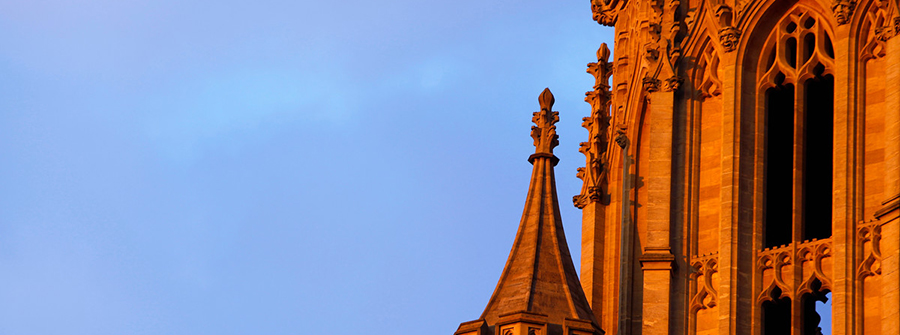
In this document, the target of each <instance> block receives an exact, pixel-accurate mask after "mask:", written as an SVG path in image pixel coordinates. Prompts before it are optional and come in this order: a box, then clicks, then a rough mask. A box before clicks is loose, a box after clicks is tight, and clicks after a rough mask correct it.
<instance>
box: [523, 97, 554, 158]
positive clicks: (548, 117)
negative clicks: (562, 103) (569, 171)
mask: <svg viewBox="0 0 900 335" xmlns="http://www.w3.org/2000/svg"><path fill="white" fill-rule="evenodd" d="M555 101H556V100H555V99H554V98H553V93H551V92H550V89H549V88H545V89H544V91H543V92H541V95H540V96H539V97H538V102H539V103H540V104H541V111H540V112H534V114H533V115H534V116H533V117H532V118H531V122H534V124H535V125H534V126H531V138H533V139H534V146H535V150H534V155H531V157H530V158H529V159H528V161H529V162H532V163H534V159H535V158H536V157H548V158H555V157H554V156H553V148H555V147H556V146H557V145H559V136H558V135H556V126H555V124H556V122H559V112H554V111H553V110H552V109H553V103H554V102H555Z"/></svg>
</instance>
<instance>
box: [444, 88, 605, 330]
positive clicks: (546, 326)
mask: <svg viewBox="0 0 900 335" xmlns="http://www.w3.org/2000/svg"><path fill="white" fill-rule="evenodd" d="M538 100H539V101H540V104H541V110H540V111H539V112H535V113H534V117H533V118H532V121H533V122H534V123H535V125H534V126H533V127H532V128H531V136H532V138H534V146H535V153H534V154H533V155H531V157H529V158H528V161H529V162H531V163H532V165H534V168H533V170H532V174H531V185H530V186H529V188H528V196H527V198H526V200H525V210H524V212H523V213H522V220H521V222H519V230H518V232H517V233H516V239H515V241H514V242H513V246H512V251H510V254H509V258H508V259H507V260H506V266H505V267H504V269H503V273H502V274H501V276H500V281H499V282H498V283H497V287H496V288H495V289H494V294H493V295H492V296H491V299H490V301H489V302H488V304H487V307H485V309H484V313H482V315H481V318H480V319H479V320H475V321H470V322H465V323H463V324H461V325H460V327H459V330H457V331H456V334H458V335H462V334H466V335H475V334H477V335H487V334H493V335H557V334H558V335H563V334H565V335H576V334H577V335H588V334H591V335H595V334H602V333H603V332H602V331H601V330H600V328H599V326H598V325H597V322H596V320H595V318H594V314H593V313H592V312H591V308H590V305H589V304H588V302H587V299H586V298H585V295H584V291H583V290H582V288H581V284H580V282H579V281H578V275H577V273H576V272H575V266H574V265H573V263H572V257H571V255H569V247H568V245H567V244H566V237H565V234H564V233H563V225H562V220H561V219H560V213H559V201H558V199H557V196H556V179H555V177H554V174H553V166H555V165H556V163H557V162H558V161H559V159H558V158H556V156H554V155H553V148H554V147H556V146H557V145H558V143H559V142H558V138H559V136H557V135H556V126H554V124H555V123H556V122H557V121H559V112H554V111H552V109H551V108H552V107H553V102H554V99H553V94H552V93H550V90H549V89H545V90H544V91H543V92H542V93H541V95H540V98H539V99H538Z"/></svg>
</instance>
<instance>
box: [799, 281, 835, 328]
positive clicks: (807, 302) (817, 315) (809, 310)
mask: <svg viewBox="0 0 900 335" xmlns="http://www.w3.org/2000/svg"><path fill="white" fill-rule="evenodd" d="M821 287H822V283H821V282H819V281H818V280H815V282H813V291H814V292H815V293H811V294H804V295H803V297H802V298H801V301H802V302H803V309H802V311H801V313H803V317H802V319H801V320H802V321H801V325H800V329H801V333H800V334H801V335H824V334H826V333H827V334H831V326H830V323H831V307H830V304H826V303H827V302H828V298H829V296H830V295H831V294H830V293H829V292H827V291H820V289H821Z"/></svg>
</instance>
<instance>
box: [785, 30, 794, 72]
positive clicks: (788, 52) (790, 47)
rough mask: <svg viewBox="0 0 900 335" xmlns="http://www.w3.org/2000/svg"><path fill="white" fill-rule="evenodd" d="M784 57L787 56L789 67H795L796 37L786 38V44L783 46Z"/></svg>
mask: <svg viewBox="0 0 900 335" xmlns="http://www.w3.org/2000/svg"><path fill="white" fill-rule="evenodd" d="M784 52H785V55H784V56H785V57H787V62H788V64H789V65H790V66H791V67H794V68H795V67H797V39H796V38H793V37H791V38H788V39H787V45H786V46H785V48H784Z"/></svg>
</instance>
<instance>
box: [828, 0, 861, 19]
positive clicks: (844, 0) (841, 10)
mask: <svg viewBox="0 0 900 335" xmlns="http://www.w3.org/2000/svg"><path fill="white" fill-rule="evenodd" d="M854 9H856V1H853V0H834V1H832V2H831V11H832V12H834V20H835V21H837V23H838V25H844V24H847V23H848V22H850V18H851V17H853V10H854Z"/></svg>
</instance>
